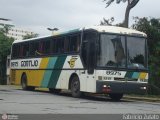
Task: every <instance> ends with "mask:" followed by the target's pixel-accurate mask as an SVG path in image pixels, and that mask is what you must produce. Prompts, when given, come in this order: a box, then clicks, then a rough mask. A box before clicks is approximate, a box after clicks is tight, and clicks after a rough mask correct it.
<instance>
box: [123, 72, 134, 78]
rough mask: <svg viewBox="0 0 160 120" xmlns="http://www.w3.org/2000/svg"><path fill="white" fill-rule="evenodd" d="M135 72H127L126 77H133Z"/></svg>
mask: <svg viewBox="0 0 160 120" xmlns="http://www.w3.org/2000/svg"><path fill="white" fill-rule="evenodd" d="M132 75H133V72H127V73H126V75H125V78H132Z"/></svg>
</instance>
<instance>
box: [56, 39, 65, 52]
mask: <svg viewBox="0 0 160 120" xmlns="http://www.w3.org/2000/svg"><path fill="white" fill-rule="evenodd" d="M56 45H57V47H56V48H57V50H56V51H57V52H58V53H63V52H64V37H61V38H58V39H57V44H56Z"/></svg>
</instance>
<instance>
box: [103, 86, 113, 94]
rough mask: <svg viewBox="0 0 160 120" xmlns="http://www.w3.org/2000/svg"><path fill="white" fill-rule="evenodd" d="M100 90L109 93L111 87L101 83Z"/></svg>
mask: <svg viewBox="0 0 160 120" xmlns="http://www.w3.org/2000/svg"><path fill="white" fill-rule="evenodd" d="M102 91H103V92H105V93H110V92H111V88H110V86H107V85H103V88H102Z"/></svg>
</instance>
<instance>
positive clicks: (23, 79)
mask: <svg viewBox="0 0 160 120" xmlns="http://www.w3.org/2000/svg"><path fill="white" fill-rule="evenodd" d="M21 86H22V89H23V90H30V91H33V90H35V87H33V86H28V85H27V76H26V74H23V75H22V79H21Z"/></svg>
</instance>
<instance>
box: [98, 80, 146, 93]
mask: <svg viewBox="0 0 160 120" xmlns="http://www.w3.org/2000/svg"><path fill="white" fill-rule="evenodd" d="M147 85H148V84H147V83H139V82H119V81H100V80H98V81H97V82H96V93H107V94H109V93H124V94H130V93H132V94H145V93H146V92H147Z"/></svg>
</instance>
